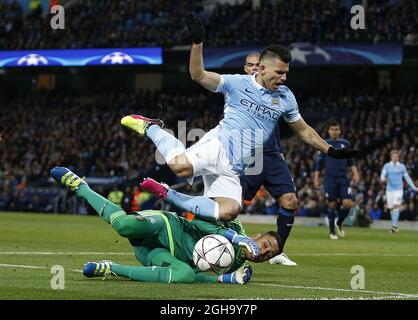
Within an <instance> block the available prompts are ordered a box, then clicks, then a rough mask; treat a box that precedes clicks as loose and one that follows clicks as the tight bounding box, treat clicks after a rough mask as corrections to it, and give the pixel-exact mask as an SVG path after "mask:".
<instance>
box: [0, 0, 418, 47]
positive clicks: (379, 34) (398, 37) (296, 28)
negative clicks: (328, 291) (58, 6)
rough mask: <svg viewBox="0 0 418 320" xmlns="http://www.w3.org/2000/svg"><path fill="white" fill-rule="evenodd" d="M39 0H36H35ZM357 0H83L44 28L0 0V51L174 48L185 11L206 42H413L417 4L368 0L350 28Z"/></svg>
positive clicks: (10, 1)
mask: <svg viewBox="0 0 418 320" xmlns="http://www.w3.org/2000/svg"><path fill="white" fill-rule="evenodd" d="M37 2H39V1H37ZM358 2H359V1H354V0H340V1H338V0H336V1H321V0H312V1H299V0H292V1H284V0H275V1H274V0H261V1H260V2H259V4H255V3H254V2H253V1H250V0H246V1H241V2H236V3H235V4H229V3H217V2H216V4H214V5H211V4H205V5H204V4H203V1H192V0H182V1H168V0H152V1H151V0H143V1H134V0H120V1H110V0H85V1H73V2H72V3H73V4H72V5H71V6H70V7H68V8H67V10H66V13H65V14H66V17H65V29H64V30H52V29H51V28H50V19H51V15H50V14H49V13H48V12H45V11H44V12H43V11H42V9H41V7H39V6H32V9H31V10H29V11H28V12H27V13H26V14H24V13H23V12H24V10H23V9H22V7H21V6H20V4H19V3H18V2H17V1H16V0H3V1H1V2H0V50H6V49H7V50H23V49H64V48H68V49H71V48H101V47H122V48H123V47H152V46H162V47H173V46H176V45H185V44H189V43H190V39H188V38H187V34H188V33H187V30H186V27H185V21H184V15H185V13H186V12H187V11H193V12H195V13H197V14H199V15H200V16H201V17H202V18H203V20H204V24H205V29H206V42H205V44H206V46H215V47H220V46H265V45H266V44H268V43H290V42H302V41H303V42H312V43H321V42H333V43H334V42H343V43H344V42H372V43H376V42H381V41H403V42H404V43H407V44H417V43H418V31H417V30H418V22H417V19H416V16H417V12H418V10H417V9H418V8H417V7H418V3H417V1H414V0H376V1H368V2H367V7H366V8H365V10H366V12H367V14H366V15H365V16H366V29H365V30H353V29H351V26H350V21H351V18H352V17H353V15H352V14H351V13H350V8H351V6H352V5H354V4H357V3H358Z"/></svg>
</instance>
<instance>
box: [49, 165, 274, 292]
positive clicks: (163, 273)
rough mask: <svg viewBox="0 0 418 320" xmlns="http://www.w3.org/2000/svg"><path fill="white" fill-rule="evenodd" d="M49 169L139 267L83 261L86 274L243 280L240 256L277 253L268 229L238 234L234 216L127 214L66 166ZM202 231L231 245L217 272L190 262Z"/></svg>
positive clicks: (245, 268) (247, 274) (246, 269)
mask: <svg viewBox="0 0 418 320" xmlns="http://www.w3.org/2000/svg"><path fill="white" fill-rule="evenodd" d="M50 173H51V176H52V177H53V178H54V179H55V180H56V181H58V182H60V183H61V184H62V185H63V186H65V187H67V188H68V189H70V190H71V191H75V193H76V194H77V196H78V197H81V198H84V199H85V200H86V201H87V202H88V203H89V204H90V205H91V206H92V207H93V208H94V209H95V210H96V212H97V213H98V214H99V215H100V216H101V217H102V218H103V220H104V221H106V222H107V223H109V224H110V225H111V226H112V228H113V229H114V230H115V231H116V232H117V233H118V234H119V235H121V236H122V237H124V238H128V240H129V242H130V243H131V245H132V247H133V249H134V253H135V257H136V259H137V260H138V261H139V262H140V263H141V264H142V265H143V266H126V265H120V264H117V263H114V262H111V261H109V260H103V261H100V262H89V263H87V264H85V266H84V269H83V274H84V275H85V276H86V277H107V276H109V275H117V276H121V277H125V278H129V279H130V280H135V281H144V282H161V283H192V282H207V283H217V282H219V283H235V284H245V283H247V282H248V281H249V280H250V278H251V275H252V269H251V267H250V266H249V265H248V264H246V263H245V261H246V260H248V261H253V262H262V261H266V260H269V259H270V258H272V257H273V256H275V255H277V254H278V253H279V250H280V246H281V239H280V237H279V236H278V235H277V233H276V232H274V231H269V232H267V233H264V234H262V235H257V236H256V237H254V238H250V237H247V236H246V235H245V234H244V230H243V228H242V226H241V224H240V223H239V221H238V220H234V221H231V222H227V223H223V224H218V225H217V224H214V223H211V222H206V221H203V220H199V219H196V218H195V219H194V220H192V221H189V220H187V219H185V218H182V217H179V216H178V215H177V214H176V213H174V212H168V211H162V210H146V211H138V212H134V213H133V214H127V213H126V212H125V211H124V210H123V209H122V208H121V207H119V206H117V205H115V204H114V203H112V202H110V201H109V200H107V199H106V198H104V197H102V196H101V195H99V194H98V193H96V192H94V191H93V190H91V189H90V187H89V186H88V185H87V183H86V182H85V181H83V179H81V178H80V177H78V176H77V175H76V174H74V173H73V172H72V171H70V170H69V169H67V168H64V167H55V168H53V169H52V170H51V172H50ZM220 223H222V222H220ZM208 234H218V235H221V236H224V237H226V238H227V239H228V240H229V241H231V243H232V245H233V246H234V249H235V260H234V263H233V265H232V267H231V268H230V269H229V270H228V271H227V273H225V274H223V275H219V276H218V275H212V274H210V273H205V272H201V271H200V270H199V269H197V267H196V266H195V265H194V262H193V250H194V247H195V244H196V243H197V241H199V240H200V239H201V238H202V237H204V236H206V235H208Z"/></svg>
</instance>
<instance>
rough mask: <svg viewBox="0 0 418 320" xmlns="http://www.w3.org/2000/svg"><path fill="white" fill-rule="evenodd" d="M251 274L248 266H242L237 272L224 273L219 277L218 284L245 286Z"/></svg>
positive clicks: (251, 270) (251, 271)
mask: <svg viewBox="0 0 418 320" xmlns="http://www.w3.org/2000/svg"><path fill="white" fill-rule="evenodd" d="M252 274H253V269H252V268H251V266H250V265H243V266H242V267H241V268H239V269H238V270H237V271H234V272H232V273H225V274H222V275H220V276H219V278H218V282H220V283H233V284H246V283H247V282H248V281H250V279H251V276H252Z"/></svg>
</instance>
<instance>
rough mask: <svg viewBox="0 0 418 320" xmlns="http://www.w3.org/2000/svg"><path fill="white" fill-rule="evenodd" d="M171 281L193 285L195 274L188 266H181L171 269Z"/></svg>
mask: <svg viewBox="0 0 418 320" xmlns="http://www.w3.org/2000/svg"><path fill="white" fill-rule="evenodd" d="M172 270H173V275H172V277H173V278H172V281H171V282H173V283H193V282H194V278H195V273H194V271H193V269H192V268H191V267H189V266H188V265H182V266H181V267H178V268H173V269H172Z"/></svg>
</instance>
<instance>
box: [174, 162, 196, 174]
mask: <svg viewBox="0 0 418 320" xmlns="http://www.w3.org/2000/svg"><path fill="white" fill-rule="evenodd" d="M169 167H170V169H171V171H173V172H174V173H175V174H176V175H177V176H179V177H182V178H185V177H191V176H192V175H193V167H192V166H191V165H190V164H188V163H170V164H169Z"/></svg>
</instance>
